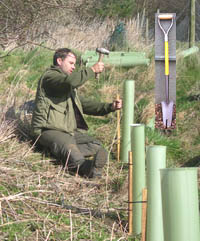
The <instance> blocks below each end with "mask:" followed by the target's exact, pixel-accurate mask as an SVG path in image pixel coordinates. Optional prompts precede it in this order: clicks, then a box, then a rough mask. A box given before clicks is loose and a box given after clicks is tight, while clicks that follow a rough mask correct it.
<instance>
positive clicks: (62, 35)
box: [6, 16, 147, 52]
mask: <svg viewBox="0 0 200 241" xmlns="http://www.w3.org/2000/svg"><path fill="white" fill-rule="evenodd" d="M63 17H64V16H63ZM66 18H67V17H66ZM65 22H66V24H64V23H65ZM124 22H125V28H126V39H127V42H128V47H129V49H130V50H131V49H134V50H138V49H140V50H141V49H143V51H146V50H147V45H145V40H144V38H143V37H142V30H141V28H140V27H138V26H140V23H139V22H138V20H136V19H131V20H129V21H124ZM117 24H118V21H116V20H110V19H105V20H101V19H93V21H91V20H83V19H79V18H77V16H74V17H70V18H67V19H63V20H62V22H59V21H57V22H56V21H48V22H44V23H43V24H40V25H39V26H38V25H36V26H34V25H33V26H32V27H31V29H29V34H27V35H26V36H25V39H24V44H25V45H24V48H25V49H29V48H30V46H31V43H32V44H33V45H34V44H36V45H38V44H41V43H45V46H46V47H48V48H51V49H53V50H54V49H56V48H60V47H68V48H72V49H77V50H79V51H82V52H83V51H86V50H94V49H96V48H97V47H108V41H109V39H110V36H111V34H112V33H113V31H114V29H115V27H116V26H117ZM27 43H28V44H27ZM20 44H22V45H23V42H20ZM16 46H17V41H12V42H11V43H10V44H9V43H7V47H6V50H7V51H9V50H11V49H13V48H15V47H16Z"/></svg>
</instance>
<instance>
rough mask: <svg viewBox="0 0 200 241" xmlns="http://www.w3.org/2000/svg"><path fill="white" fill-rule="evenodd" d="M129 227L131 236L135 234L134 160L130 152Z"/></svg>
mask: <svg viewBox="0 0 200 241" xmlns="http://www.w3.org/2000/svg"><path fill="white" fill-rule="evenodd" d="M128 227H129V235H132V233H133V158H132V152H131V151H129V175H128Z"/></svg>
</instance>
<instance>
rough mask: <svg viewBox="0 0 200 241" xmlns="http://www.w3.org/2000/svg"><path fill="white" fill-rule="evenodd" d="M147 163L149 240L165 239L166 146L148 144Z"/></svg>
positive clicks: (161, 240) (160, 240)
mask: <svg viewBox="0 0 200 241" xmlns="http://www.w3.org/2000/svg"><path fill="white" fill-rule="evenodd" d="M146 164H147V191H148V202H147V235H146V237H147V241H163V240H164V233H163V216H162V197H161V182H160V169H161V168H165V167H166V146H148V147H147V151H146Z"/></svg>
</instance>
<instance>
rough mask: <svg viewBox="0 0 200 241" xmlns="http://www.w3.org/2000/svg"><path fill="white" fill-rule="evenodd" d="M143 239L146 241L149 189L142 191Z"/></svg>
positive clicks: (142, 240)
mask: <svg viewBox="0 0 200 241" xmlns="http://www.w3.org/2000/svg"><path fill="white" fill-rule="evenodd" d="M142 202H143V203H142V239H141V241H145V240H146V223H147V189H146V188H144V189H143V190H142Z"/></svg>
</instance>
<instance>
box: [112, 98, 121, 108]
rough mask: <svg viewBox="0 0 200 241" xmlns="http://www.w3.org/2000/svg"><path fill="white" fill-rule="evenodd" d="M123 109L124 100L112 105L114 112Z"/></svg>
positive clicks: (114, 102) (116, 101) (115, 101)
mask: <svg viewBox="0 0 200 241" xmlns="http://www.w3.org/2000/svg"><path fill="white" fill-rule="evenodd" d="M121 108H122V99H119V100H114V101H113V103H112V109H113V110H120V109H121Z"/></svg>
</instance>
